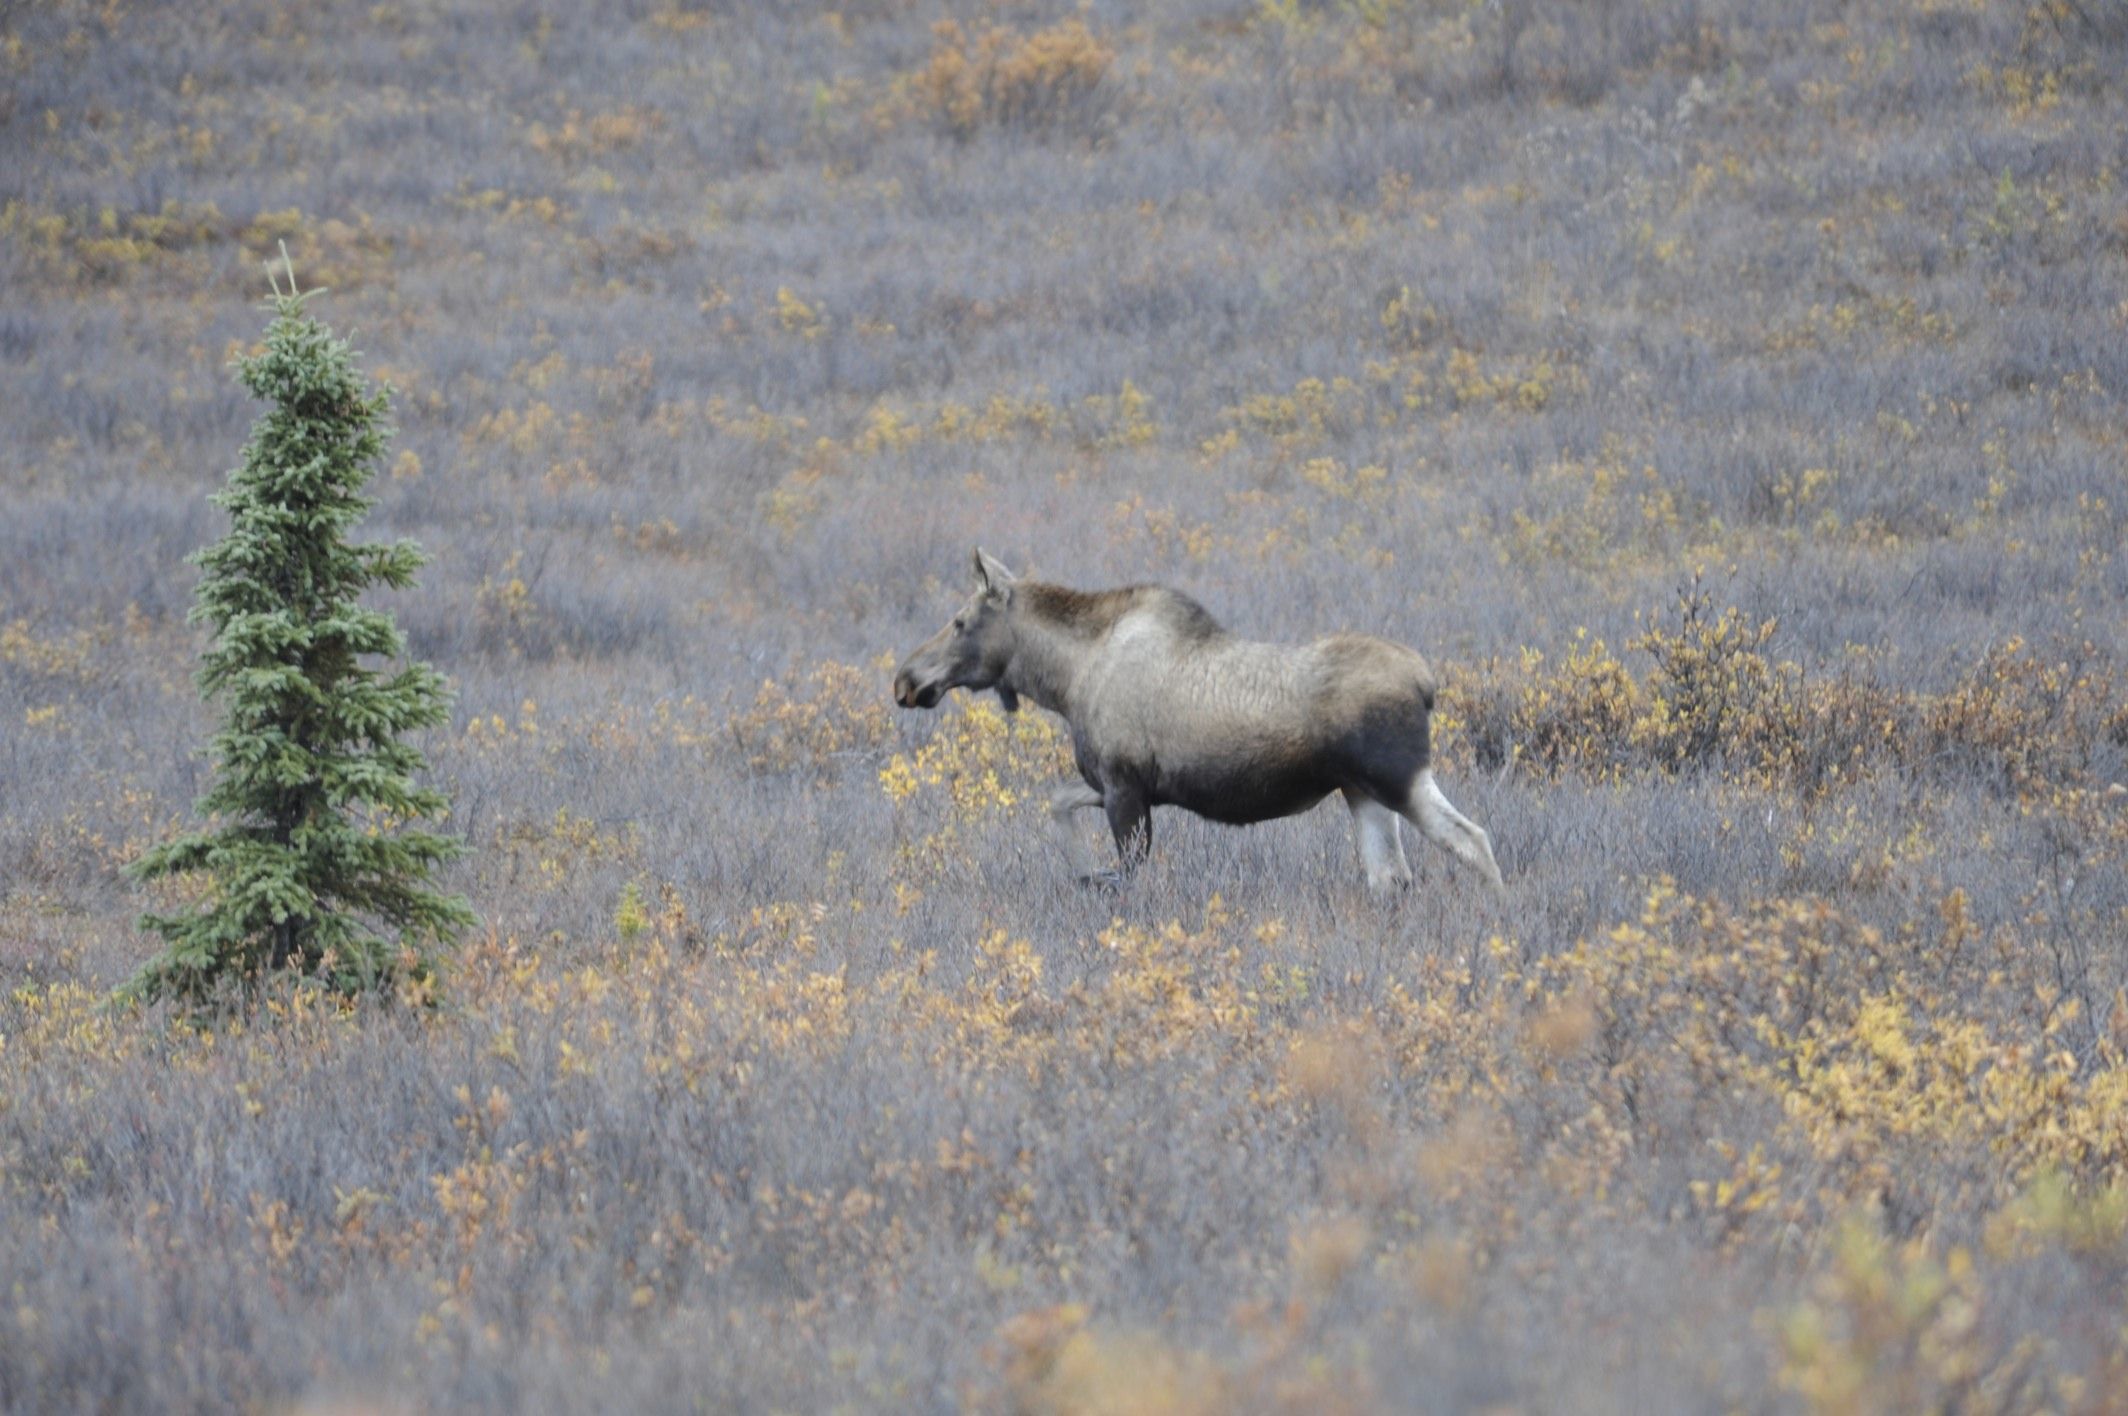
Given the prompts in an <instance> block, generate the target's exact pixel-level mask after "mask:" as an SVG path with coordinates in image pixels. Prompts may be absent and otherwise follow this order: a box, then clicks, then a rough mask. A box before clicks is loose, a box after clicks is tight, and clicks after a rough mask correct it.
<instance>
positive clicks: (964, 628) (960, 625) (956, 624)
mask: <svg viewBox="0 0 2128 1416" xmlns="http://www.w3.org/2000/svg"><path fill="white" fill-rule="evenodd" d="M953 632H954V633H955V634H966V633H967V632H968V621H967V620H966V619H964V618H963V617H962V616H960V615H955V616H954V617H953Z"/></svg>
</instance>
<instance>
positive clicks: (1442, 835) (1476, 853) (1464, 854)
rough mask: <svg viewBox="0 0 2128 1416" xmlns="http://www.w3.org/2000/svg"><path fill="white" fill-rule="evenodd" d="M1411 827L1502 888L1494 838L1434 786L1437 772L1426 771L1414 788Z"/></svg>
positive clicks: (1420, 773)
mask: <svg viewBox="0 0 2128 1416" xmlns="http://www.w3.org/2000/svg"><path fill="white" fill-rule="evenodd" d="M1408 814H1409V816H1410V818H1411V824H1412V825H1414V826H1416V827H1418V828H1419V830H1420V832H1421V833H1422V834H1424V835H1425V837H1426V839H1427V840H1429V841H1432V842H1433V843H1434V844H1435V845H1437V846H1439V847H1441V848H1442V849H1443V850H1445V851H1447V852H1448V853H1449V854H1450V855H1453V856H1454V857H1455V858H1456V859H1458V860H1460V861H1462V862H1463V863H1464V864H1466V865H1468V866H1470V867H1471V868H1472V869H1474V870H1476V871H1477V872H1478V873H1479V874H1480V875H1483V876H1484V877H1485V878H1486V879H1487V880H1490V881H1491V882H1492V883H1493V884H1494V886H1496V887H1499V886H1500V885H1501V880H1500V866H1499V863H1498V862H1497V861H1495V860H1494V859H1493V838H1492V837H1490V836H1488V835H1486V834H1485V828H1484V827H1482V826H1480V825H1478V824H1477V823H1476V822H1474V821H1472V820H1471V819H1470V818H1469V817H1467V816H1465V815H1464V814H1463V813H1462V812H1460V811H1458V810H1456V809H1455V807H1454V806H1453V805H1451V804H1450V803H1449V800H1448V798H1447V797H1445V796H1443V795H1441V789H1440V788H1439V787H1437V786H1435V785H1434V781H1433V769H1432V768H1430V767H1427V768H1422V769H1421V770H1420V772H1419V775H1418V777H1417V778H1416V779H1415V780H1414V781H1413V782H1412V784H1411V807H1410V810H1409V813H1408Z"/></svg>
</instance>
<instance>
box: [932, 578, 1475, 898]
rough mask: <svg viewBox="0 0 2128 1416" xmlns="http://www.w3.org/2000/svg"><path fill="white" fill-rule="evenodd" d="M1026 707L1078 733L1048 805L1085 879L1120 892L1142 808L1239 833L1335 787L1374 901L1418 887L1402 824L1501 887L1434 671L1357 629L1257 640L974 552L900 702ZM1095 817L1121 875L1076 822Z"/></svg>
mask: <svg viewBox="0 0 2128 1416" xmlns="http://www.w3.org/2000/svg"><path fill="white" fill-rule="evenodd" d="M956 688H965V689H970V690H973V691H975V692H983V691H986V690H994V691H995V692H996V693H997V696H998V699H999V701H1000V702H1001V703H1002V704H1003V705H1004V707H1005V711H1007V712H1008V713H1010V712H1017V711H1018V709H1019V706H1020V699H1021V698H1023V697H1025V698H1030V699H1032V700H1034V702H1035V703H1036V704H1038V705H1040V706H1041V707H1043V708H1046V709H1048V710H1049V711H1050V712H1052V713H1055V714H1057V715H1059V716H1060V717H1062V718H1063V719H1064V721H1065V723H1066V724H1067V725H1068V726H1069V727H1070V729H1071V743H1072V753H1073V756H1074V758H1075V759H1076V762H1077V765H1078V769H1079V776H1080V779H1081V780H1079V781H1077V782H1071V783H1067V784H1066V785H1064V786H1062V787H1060V788H1058V789H1057V791H1056V793H1055V794H1054V795H1053V796H1052V797H1051V798H1050V804H1049V812H1050V816H1051V817H1052V818H1053V820H1054V821H1055V823H1056V825H1057V827H1058V829H1059V831H1060V834H1061V835H1062V837H1063V840H1064V849H1065V852H1066V855H1067V858H1068V859H1069V860H1070V862H1071V864H1072V866H1073V869H1074V871H1075V873H1076V874H1077V876H1078V877H1079V879H1081V880H1082V881H1098V882H1103V883H1110V884H1116V883H1120V882H1121V881H1122V880H1123V879H1124V877H1125V876H1127V875H1128V874H1129V873H1130V872H1131V871H1132V870H1133V869H1134V868H1135V867H1136V866H1137V865H1139V864H1140V863H1141V862H1143V861H1144V860H1145V859H1146V858H1147V856H1148V855H1150V854H1151V851H1152V842H1153V835H1152V809H1153V808H1154V807H1156V806H1179V807H1181V808H1183V809H1184V810H1185V811H1192V812H1195V813H1196V814H1197V815H1199V816H1202V817H1206V818H1207V819H1209V820H1212V821H1220V822H1225V823H1227V824H1229V825H1235V826H1246V825H1250V824H1253V823H1255V822H1259V821H1270V820H1273V819H1275V818H1278V817H1281V816H1291V815H1294V814H1296V813H1298V812H1302V811H1306V810H1308V809H1309V808H1311V807H1313V806H1315V805H1316V804H1317V803H1318V802H1320V801H1322V800H1323V799H1324V798H1326V797H1328V796H1329V795H1330V793H1332V792H1338V793H1341V794H1342V795H1343V796H1344V799H1345V805H1346V807H1347V808H1349V809H1350V810H1351V812H1352V821H1353V826H1354V829H1355V830H1356V832H1357V833H1358V837H1359V853H1360V864H1361V867H1362V869H1363V870H1364V872H1365V875H1366V880H1367V884H1368V886H1369V887H1370V888H1371V889H1373V890H1375V891H1378V892H1384V891H1389V890H1392V889H1397V888H1401V887H1406V886H1409V885H1410V884H1411V866H1410V864H1409V863H1408V862H1407V861H1406V860H1405V858H1404V847H1403V843H1402V841H1401V840H1400V838H1399V831H1398V822H1399V820H1403V821H1409V822H1410V823H1411V824H1412V825H1414V826H1416V827H1417V828H1418V829H1419V832H1420V834H1422V835H1424V836H1425V837H1426V838H1427V839H1428V840H1430V841H1432V842H1433V843H1434V844H1435V845H1437V846H1440V847H1442V848H1443V849H1444V850H1446V851H1448V852H1449V853H1450V854H1451V855H1453V856H1455V857H1456V859H1458V860H1460V861H1462V862H1463V863H1464V864H1466V865H1468V866H1470V867H1471V868H1472V869H1474V870H1476V871H1477V872H1478V873H1479V874H1480V875H1481V876H1483V877H1484V878H1485V879H1486V880H1488V881H1490V882H1491V883H1492V885H1493V887H1494V888H1495V889H1500V888H1502V887H1501V881H1500V867H1499V865H1498V864H1497V863H1495V862H1494V860H1493V849H1492V839H1491V837H1489V836H1487V835H1486V833H1485V831H1484V829H1483V828H1482V827H1479V826H1478V825H1476V824H1475V823H1473V822H1472V821H1470V820H1469V818H1467V817H1465V816H1464V815H1463V813H1461V812H1459V811H1457V810H1456V809H1455V807H1454V806H1452V805H1450V804H1449V801H1448V798H1447V797H1445V796H1443V795H1442V794H1441V789H1440V788H1439V787H1438V786H1436V785H1435V784H1434V780H1433V768H1432V732H1431V728H1432V719H1433V701H1434V690H1435V683H1434V676H1433V670H1432V669H1431V668H1430V667H1429V666H1428V665H1427V663H1426V660H1425V659H1424V658H1422V657H1420V656H1419V654H1418V653H1416V652H1415V651H1413V650H1411V649H1407V648H1405V647H1404V646H1403V645H1400V644H1392V643H1390V642H1389V641H1387V640H1383V639H1376V638H1374V637H1372V636H1370V635H1364V634H1334V635H1331V636H1329V637H1327V638H1324V639H1318V640H1316V641H1315V642H1313V643H1312V644H1298V645H1288V644H1266V643H1261V642H1258V641H1255V640H1249V639H1243V638H1240V637H1239V636H1237V635H1234V634H1230V633H1229V632H1228V631H1227V630H1225V629H1224V628H1222V627H1221V626H1220V624H1219V622H1218V621H1217V620H1215V619H1214V618H1213V617H1212V615H1211V614H1210V612H1208V611H1207V610H1206V609H1205V608H1204V606H1202V605H1200V604H1198V603H1197V602H1196V601H1195V600H1193V599H1191V598H1190V597H1189V596H1187V595H1185V594H1183V593H1181V592H1180V591H1177V590H1172V589H1169V588H1167V587H1165V586H1160V585H1133V586H1129V587H1126V588H1123V589H1118V590H1099V591H1092V592H1088V591H1082V590H1072V589H1067V588H1065V587H1064V586H1061V585H1048V584H1043V583H1041V582H1039V581H1034V580H1022V579H1020V578H1019V577H1017V576H1015V575H1014V574H1013V573H1012V572H1011V571H1009V570H1007V569H1006V568H1005V567H1004V565H1003V564H1001V563H1000V562H999V561H998V560H997V559H996V558H995V557H993V556H991V555H989V554H987V553H986V552H984V551H983V550H982V549H981V548H980V547H978V548H977V549H976V552H975V591H974V593H973V594H972V595H970V596H969V598H968V600H967V601H966V603H964V604H963V605H962V606H961V607H960V609H959V610H957V611H955V613H954V615H953V618H952V620H950V621H949V622H948V623H947V624H946V626H945V628H943V629H941V630H939V632H938V633H937V634H934V635H933V636H931V638H930V639H928V640H926V641H925V642H924V643H923V644H922V645H921V646H920V647H919V648H918V649H917V650H916V651H915V652H914V653H912V654H911V655H910V656H909V658H908V661H907V662H906V663H904V664H903V665H902V666H901V669H900V671H899V672H897V673H896V674H895V676H894V700H895V702H897V703H899V704H900V705H901V706H902V707H904V708H935V707H937V706H938V703H939V700H940V699H941V698H943V697H944V696H945V695H946V693H947V692H948V690H951V689H956ZM1093 807H1100V808H1101V809H1102V811H1103V812H1105V813H1106V814H1107V817H1108V827H1109V831H1110V833H1111V834H1113V835H1114V837H1115V842H1116V853H1117V858H1118V868H1117V869H1115V870H1111V871H1102V870H1098V869H1096V868H1095V866H1094V864H1093V862H1092V861H1091V859H1090V858H1089V857H1088V856H1087V853H1086V849H1085V845H1084V843H1083V842H1082V841H1081V840H1080V839H1079V838H1078V836H1077V834H1076V833H1075V832H1074V831H1073V830H1072V829H1071V823H1072V815H1073V813H1075V812H1078V811H1081V810H1086V809H1090V808H1093Z"/></svg>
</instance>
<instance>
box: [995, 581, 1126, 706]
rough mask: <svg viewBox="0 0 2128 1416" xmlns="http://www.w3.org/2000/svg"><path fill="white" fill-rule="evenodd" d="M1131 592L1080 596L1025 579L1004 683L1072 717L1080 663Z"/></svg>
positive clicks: (1021, 585)
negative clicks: (1075, 681) (1074, 683)
mask: <svg viewBox="0 0 2128 1416" xmlns="http://www.w3.org/2000/svg"><path fill="white" fill-rule="evenodd" d="M1128 598H1129V596H1128V594H1127V592H1106V593H1100V594H1091V595H1089V594H1082V593H1081V592H1079V591H1076V590H1066V589H1064V588H1063V587H1061V586H1056V585H1041V584H1036V583H1032V582H1026V581H1023V582H1021V584H1020V587H1019V590H1018V592H1017V603H1016V604H1015V606H1014V615H1013V620H1014V623H1013V630H1014V641H1015V642H1014V647H1013V654H1012V663H1011V666H1010V667H1009V668H1007V669H1006V671H1005V683H1006V684H1007V686H1009V687H1010V688H1011V689H1012V690H1013V691H1014V692H1015V693H1018V694H1020V695H1021V696H1022V697H1026V698H1031V699H1033V700H1034V701H1035V702H1036V703H1038V704H1040V705H1041V706H1042V707H1044V708H1047V709H1048V710H1049V711H1050V712H1052V713H1057V714H1061V715H1062V716H1063V717H1065V718H1067V719H1068V718H1070V717H1071V709H1072V704H1071V687H1072V681H1073V680H1074V679H1075V678H1076V677H1077V675H1078V670H1079V665H1080V663H1081V662H1082V661H1083V660H1084V659H1085V657H1086V656H1087V655H1088V654H1090V653H1092V652H1093V649H1094V645H1095V643H1096V642H1097V641H1098V639H1099V638H1100V636H1101V634H1102V633H1103V632H1104V631H1106V630H1107V629H1108V628H1109V626H1110V625H1112V624H1114V623H1115V622H1116V620H1117V619H1118V618H1119V617H1120V616H1121V614H1122V613H1123V611H1124V610H1125V609H1127V608H1128V607H1129V606H1128V603H1127V601H1128Z"/></svg>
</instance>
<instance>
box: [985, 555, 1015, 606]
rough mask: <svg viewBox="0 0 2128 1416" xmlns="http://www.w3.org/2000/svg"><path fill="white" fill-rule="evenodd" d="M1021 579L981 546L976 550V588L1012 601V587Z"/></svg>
mask: <svg viewBox="0 0 2128 1416" xmlns="http://www.w3.org/2000/svg"><path fill="white" fill-rule="evenodd" d="M1018 582H1019V577H1018V576H1016V575H1014V574H1013V573H1012V572H1011V571H1009V570H1007V569H1005V563H1004V562H1003V561H1001V560H999V559H998V558H997V557H996V556H994V555H991V554H990V553H989V552H988V551H986V550H984V549H983V548H982V547H981V546H977V547H976V548H975V588H976V589H978V590H980V591H982V592H983V593H984V594H986V595H991V596H994V597H996V598H997V599H999V600H1005V601H1009V600H1011V599H1012V587H1013V586H1014V585H1015V584H1017V583H1018Z"/></svg>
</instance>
